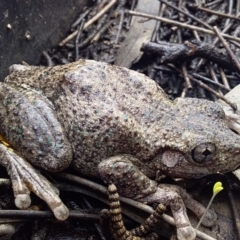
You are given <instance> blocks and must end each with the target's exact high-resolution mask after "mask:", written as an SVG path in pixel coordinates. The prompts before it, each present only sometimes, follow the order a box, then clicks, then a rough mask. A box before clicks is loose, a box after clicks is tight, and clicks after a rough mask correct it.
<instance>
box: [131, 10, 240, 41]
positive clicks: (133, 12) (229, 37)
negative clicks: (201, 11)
mask: <svg viewBox="0 0 240 240" xmlns="http://www.w3.org/2000/svg"><path fill="white" fill-rule="evenodd" d="M129 14H131V15H134V16H139V17H145V18H149V19H154V20H158V21H162V22H165V23H168V24H172V25H175V26H178V27H182V28H188V29H191V30H196V31H199V32H203V33H207V34H211V35H215V32H214V31H212V30H208V29H205V28H200V27H196V26H193V25H189V24H185V23H181V22H177V21H174V20H170V19H167V18H163V17H158V16H154V15H150V14H145V13H139V12H135V11H129ZM222 36H224V37H225V38H228V39H231V40H235V41H237V42H240V38H237V37H233V36H230V35H228V34H222Z"/></svg>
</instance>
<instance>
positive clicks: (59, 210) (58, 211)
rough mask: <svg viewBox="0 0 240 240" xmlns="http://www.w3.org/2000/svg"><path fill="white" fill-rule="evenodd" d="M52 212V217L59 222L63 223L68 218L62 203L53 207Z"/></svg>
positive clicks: (67, 211) (67, 212)
mask: <svg viewBox="0 0 240 240" xmlns="http://www.w3.org/2000/svg"><path fill="white" fill-rule="evenodd" d="M52 211H53V214H54V216H55V217H56V218H57V219H58V220H60V221H64V220H66V219H67V218H68V217H69V210H68V208H67V207H66V206H65V205H64V204H63V203H60V204H59V206H55V207H53V208H52Z"/></svg>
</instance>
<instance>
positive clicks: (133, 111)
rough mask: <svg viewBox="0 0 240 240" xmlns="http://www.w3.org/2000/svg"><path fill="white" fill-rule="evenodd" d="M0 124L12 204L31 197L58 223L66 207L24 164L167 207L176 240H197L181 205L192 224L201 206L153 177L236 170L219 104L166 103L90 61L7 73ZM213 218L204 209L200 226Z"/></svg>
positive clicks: (139, 78)
mask: <svg viewBox="0 0 240 240" xmlns="http://www.w3.org/2000/svg"><path fill="white" fill-rule="evenodd" d="M0 122H1V125H0V134H1V135H2V137H3V139H4V141H7V142H8V143H9V144H10V146H11V148H12V149H14V151H12V149H11V148H10V147H9V146H6V145H7V144H1V145H0V164H1V165H3V166H4V167H6V169H7V171H8V174H9V176H10V178H11V180H12V185H13V190H14V195H15V203H16V206H17V207H19V208H27V207H28V206H29V205H30V203H31V200H30V197H29V194H30V191H32V192H34V193H35V194H36V195H38V196H39V197H40V198H42V199H43V200H44V201H45V202H46V203H47V204H48V205H49V207H50V208H51V209H52V211H53V213H54V214H55V216H56V217H57V218H58V219H60V220H65V219H66V218H67V217H68V214H69V213H68V209H67V208H66V207H65V205H64V204H63V203H62V201H61V200H60V198H59V197H58V195H57V194H56V192H55V189H54V188H53V186H52V185H51V184H50V183H49V182H48V180H47V179H45V178H44V177H43V176H42V175H41V174H40V173H39V172H37V171H36V170H35V169H34V167H32V165H33V166H35V167H39V168H42V169H45V170H47V171H50V172H59V171H62V170H64V169H65V168H67V167H68V166H69V165H70V164H71V165H72V166H74V167H75V168H76V169H77V170H78V171H79V172H80V173H82V174H84V175H86V176H88V177H91V176H92V177H100V178H101V179H102V180H104V182H105V183H114V184H115V185H116V186H117V188H118V190H119V193H120V195H122V196H125V197H129V198H132V199H135V200H138V201H141V202H146V203H152V202H161V203H163V204H166V205H170V207H171V210H172V213H173V217H174V219H175V221H176V226H177V234H178V238H179V239H184V240H190V239H195V236H196V233H195V230H194V229H193V228H192V226H191V224H190V222H189V219H188V217H187V214H186V209H185V206H184V201H185V203H187V207H189V208H190V209H191V210H193V211H194V212H195V213H196V214H197V215H198V217H200V216H201V215H202V213H203V211H204V208H203V206H202V205H200V204H199V203H197V202H195V201H194V200H193V199H190V197H189V196H188V195H187V194H186V193H185V192H184V190H182V189H181V190H180V189H179V188H175V189H172V188H170V187H169V186H167V185H161V184H160V185H159V186H158V185H157V182H156V181H155V180H154V179H156V178H159V176H163V175H169V176H171V177H174V178H176V177H177V178H178V177H180V178H186V179H189V178H199V177H202V176H204V175H207V174H211V173H218V172H220V173H224V172H228V171H231V170H233V169H235V168H236V167H237V166H238V165H239V163H240V156H239V152H240V136H239V135H238V134H236V133H235V132H233V131H232V130H231V129H230V128H229V127H228V125H227V119H226V117H225V114H224V112H223V110H222V108H221V107H220V106H219V105H217V104H216V103H213V102H210V101H207V100H199V99H190V98H184V99H182V98H177V99H176V100H175V101H171V100H169V99H168V97H167V96H166V95H165V93H164V91H163V90H162V89H161V88H160V87H159V86H158V85H157V84H156V83H155V82H154V81H152V80H151V79H149V78H148V77H146V76H144V75H143V74H140V73H137V72H134V71H131V70H128V69H126V68H121V67H117V66H110V65H108V64H106V63H101V62H95V61H91V60H80V61H77V62H74V63H70V64H66V65H64V66H56V67H33V66H22V65H13V66H12V67H10V75H9V76H8V77H7V78H6V79H5V81H4V83H1V84H0ZM30 164H31V165H30ZM215 220H216V215H215V214H214V213H213V212H210V211H209V213H208V214H207V217H206V220H205V224H206V225H211V224H213V223H214V221H215Z"/></svg>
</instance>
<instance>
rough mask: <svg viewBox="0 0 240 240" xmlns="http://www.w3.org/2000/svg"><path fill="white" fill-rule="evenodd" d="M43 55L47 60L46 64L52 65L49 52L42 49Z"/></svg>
mask: <svg viewBox="0 0 240 240" xmlns="http://www.w3.org/2000/svg"><path fill="white" fill-rule="evenodd" d="M43 56H44V57H45V59H46V61H47V66H48V67H52V66H53V61H52V58H51V57H50V56H49V54H48V53H47V52H45V51H43Z"/></svg>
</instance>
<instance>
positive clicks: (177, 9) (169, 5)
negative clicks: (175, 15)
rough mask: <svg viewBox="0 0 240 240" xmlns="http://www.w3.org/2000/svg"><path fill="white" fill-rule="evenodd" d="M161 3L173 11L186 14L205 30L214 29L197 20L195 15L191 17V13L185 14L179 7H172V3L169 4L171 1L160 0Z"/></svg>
mask: <svg viewBox="0 0 240 240" xmlns="http://www.w3.org/2000/svg"><path fill="white" fill-rule="evenodd" d="M160 2H162V3H164V4H166V5H167V6H168V7H171V8H172V9H174V10H176V11H178V12H180V13H182V14H184V15H185V16H187V17H189V18H191V19H193V20H194V21H195V22H197V23H199V24H201V25H203V26H204V27H205V28H208V29H212V27H211V26H210V25H208V24H207V23H205V22H203V21H201V20H200V19H199V18H196V17H194V16H193V15H191V14H190V13H187V12H184V11H183V10H181V9H180V8H178V7H175V6H174V5H172V4H171V3H169V1H165V0H160Z"/></svg>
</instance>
